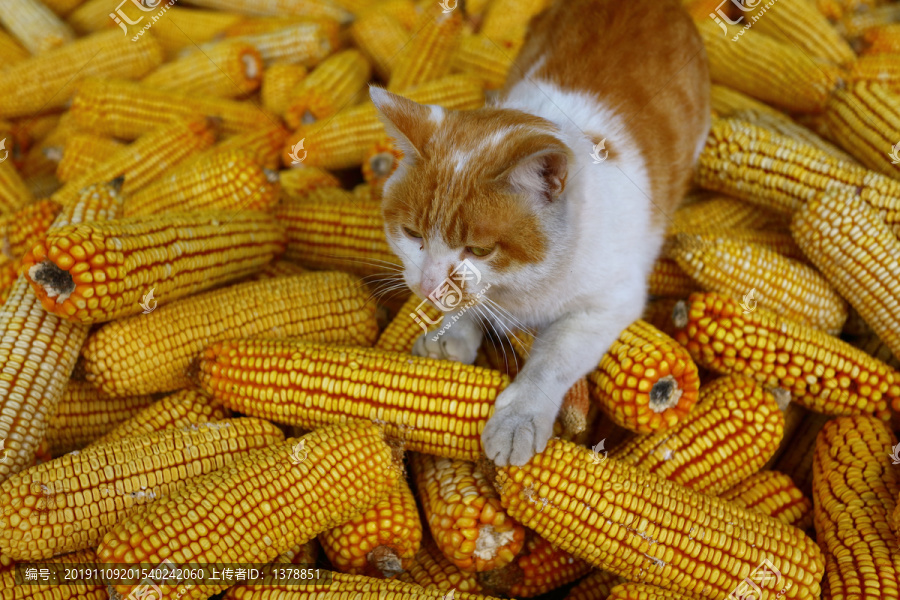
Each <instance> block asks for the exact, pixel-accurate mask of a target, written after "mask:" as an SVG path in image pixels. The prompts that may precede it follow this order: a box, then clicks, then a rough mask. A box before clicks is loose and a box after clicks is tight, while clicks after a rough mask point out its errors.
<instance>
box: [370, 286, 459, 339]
mask: <svg viewBox="0 0 900 600" xmlns="http://www.w3.org/2000/svg"><path fill="white" fill-rule="evenodd" d="M419 311H421V312H419ZM423 313H424V314H423ZM442 317H443V313H441V311H439V310H438V309H436V308H435V307H434V306H432V305H431V303H429V302H423V301H422V299H421V298H419V297H418V296H415V295H412V296H410V297H409V299H408V300H407V301H406V302H405V303H404V304H403V306H402V307H401V308H400V310H399V311H398V312H397V315H396V316H395V317H394V318H393V320H391V322H390V324H389V325H388V326H387V327H386V328H385V329H384V331H382V332H381V335H380V336H378V341H377V342H375V348H377V349H379V350H386V351H388V352H407V353H411V352H412V347H413V344H414V343H415V341H416V338H417V337H419V336H420V335H422V333H423V332H424V331H425V329H423V328H422V325H420V323H422V324H425V325H426V327H427V326H428V325H432V326H436V325H437V324H438V323H439V322H440V319H441V318H442ZM430 329H433V327H431V328H430Z"/></svg>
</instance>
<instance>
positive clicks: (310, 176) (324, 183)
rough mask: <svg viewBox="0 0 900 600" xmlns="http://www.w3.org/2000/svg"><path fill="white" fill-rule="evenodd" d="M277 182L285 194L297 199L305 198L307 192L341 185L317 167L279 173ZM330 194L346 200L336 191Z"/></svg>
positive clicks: (333, 177) (335, 178) (332, 176)
mask: <svg viewBox="0 0 900 600" xmlns="http://www.w3.org/2000/svg"><path fill="white" fill-rule="evenodd" d="M278 181H279V183H280V184H281V189H282V190H284V193H285V194H287V195H288V196H290V197H291V198H298V199H299V198H303V197H305V196H306V195H308V194H309V192H311V191H313V190H317V189H319V188H323V187H325V188H339V187H340V185H341V182H340V180H338V178H337V177H335V176H334V175H332V174H331V173H329V172H328V171H326V170H324V169H319V168H317V167H301V168H296V169H286V170H284V171H279V172H278ZM341 191H343V190H341ZM332 193H334V194H335V195H336V196H340V197H342V198H346V196H345V195H344V194H341V193H339V192H337V191H334V192H332Z"/></svg>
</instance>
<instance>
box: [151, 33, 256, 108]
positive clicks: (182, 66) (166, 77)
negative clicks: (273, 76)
mask: <svg viewBox="0 0 900 600" xmlns="http://www.w3.org/2000/svg"><path fill="white" fill-rule="evenodd" d="M262 73H263V65H262V57H261V56H260V55H259V52H258V51H257V50H256V48H255V47H254V46H251V45H250V44H246V43H242V42H224V43H222V44H215V45H214V46H213V47H212V48H210V49H209V51H207V52H198V53H196V54H190V55H188V56H185V57H184V58H180V59H178V60H175V61H172V62H169V63H166V64H164V65H162V66H161V67H159V68H158V69H156V70H155V71H153V72H152V73H150V74H149V75H147V76H146V77H144V78H143V79H142V80H141V83H143V84H145V85H150V86H153V87H155V88H156V89H160V90H172V91H173V92H177V93H179V94H191V95H196V96H197V97H201V98H205V97H215V98H234V97H237V96H243V95H245V94H249V93H250V92H253V91H255V90H256V89H257V88H258V87H259V84H260V81H261V80H262Z"/></svg>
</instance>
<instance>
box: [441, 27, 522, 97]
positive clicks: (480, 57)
mask: <svg viewBox="0 0 900 600" xmlns="http://www.w3.org/2000/svg"><path fill="white" fill-rule="evenodd" d="M514 58H515V56H514V55H512V54H511V53H509V52H508V51H507V50H505V49H503V48H502V47H500V46H498V45H497V44H496V43H495V42H494V41H492V40H490V39H488V38H487V37H485V36H483V35H465V36H463V37H462V38H461V39H460V41H459V48H458V49H457V51H456V52H455V53H454V54H453V59H452V60H453V62H452V64H451V68H452V70H453V71H457V72H460V73H465V74H466V75H471V76H472V77H476V78H477V79H478V80H479V81H481V85H482V86H483V87H484V88H485V89H487V90H494V89H499V88H501V87H503V84H504V83H505V82H506V77H507V75H508V73H509V70H510V68H511V67H512V63H513V59H514Z"/></svg>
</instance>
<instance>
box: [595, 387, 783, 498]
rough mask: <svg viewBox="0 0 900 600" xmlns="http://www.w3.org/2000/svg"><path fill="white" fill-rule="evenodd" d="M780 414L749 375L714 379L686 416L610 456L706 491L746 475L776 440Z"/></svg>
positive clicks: (759, 464)
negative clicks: (675, 423)
mask: <svg viewBox="0 0 900 600" xmlns="http://www.w3.org/2000/svg"><path fill="white" fill-rule="evenodd" d="M783 434H784V415H783V414H782V412H781V409H780V408H779V406H778V403H777V402H776V401H775V396H774V395H773V394H772V393H771V392H769V391H767V390H765V389H763V387H762V386H761V385H759V384H757V383H756V382H755V381H753V380H752V379H750V378H749V377H743V376H731V377H723V378H720V379H716V380H715V381H713V382H712V383H709V384H706V385H705V386H703V388H701V390H700V400H699V402H697V406H696V407H695V408H694V410H692V411H691V412H690V413H689V414H688V415H687V417H685V418H684V419H683V420H682V421H681V422H680V423H678V424H677V425H675V426H674V427H672V428H670V429H668V430H667V431H665V432H660V433H655V434H653V435H644V436H636V437H634V438H632V439H631V440H630V441H629V442H628V443H626V444H623V445H619V446H618V447H616V449H615V450H614V451H612V452H610V457H611V458H616V459H618V460H620V461H621V462H623V463H625V464H629V465H634V466H635V467H639V468H641V469H645V470H646V471H648V472H650V473H653V474H654V475H658V476H660V477H662V478H664V479H667V480H669V481H673V482H675V483H678V484H679V485H683V486H685V487H689V488H691V489H694V490H697V491H701V492H705V493H708V494H720V493H721V492H724V491H725V490H727V489H728V488H730V487H732V486H734V485H736V484H737V483H739V482H740V481H742V480H743V479H745V478H747V477H749V476H750V475H752V474H753V473H755V472H756V471H758V470H759V469H760V468H762V466H763V465H764V464H765V463H766V461H767V460H769V457H771V456H772V454H774V453H775V450H776V449H777V448H778V444H780V443H781V439H782V436H783Z"/></svg>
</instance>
